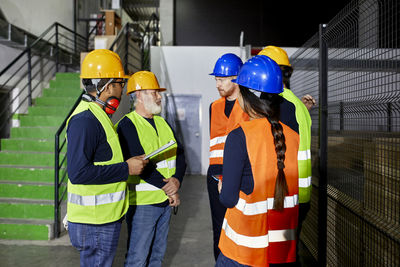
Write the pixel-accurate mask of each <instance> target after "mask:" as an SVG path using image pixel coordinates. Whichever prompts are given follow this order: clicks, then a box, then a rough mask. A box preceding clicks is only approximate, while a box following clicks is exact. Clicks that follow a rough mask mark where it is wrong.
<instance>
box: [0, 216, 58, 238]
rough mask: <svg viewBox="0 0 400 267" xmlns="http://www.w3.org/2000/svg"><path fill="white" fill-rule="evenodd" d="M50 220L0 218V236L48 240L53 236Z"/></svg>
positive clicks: (52, 223)
mask: <svg viewBox="0 0 400 267" xmlns="http://www.w3.org/2000/svg"><path fill="white" fill-rule="evenodd" d="M53 225H54V222H53V221H52V220H27V219H0V238H1V239H19V240H50V239H51V238H53V236H54V230H53V227H54V226H53Z"/></svg>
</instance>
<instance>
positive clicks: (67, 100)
mask: <svg viewBox="0 0 400 267" xmlns="http://www.w3.org/2000/svg"><path fill="white" fill-rule="evenodd" d="M78 96H79V94H78V95H77V96H74V97H39V98H36V99H35V106H56V107H69V108H70V109H71V108H72V106H73V105H74V104H75V102H76V100H77V99H78Z"/></svg>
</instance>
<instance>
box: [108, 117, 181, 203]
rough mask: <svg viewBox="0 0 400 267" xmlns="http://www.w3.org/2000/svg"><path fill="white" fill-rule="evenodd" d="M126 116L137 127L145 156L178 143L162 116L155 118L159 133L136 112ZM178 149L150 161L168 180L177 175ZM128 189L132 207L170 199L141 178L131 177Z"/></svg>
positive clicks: (160, 154) (172, 149)
mask: <svg viewBox="0 0 400 267" xmlns="http://www.w3.org/2000/svg"><path fill="white" fill-rule="evenodd" d="M125 116H126V117H128V118H129V119H130V120H131V121H132V123H133V125H135V127H136V131H137V133H138V136H139V141H140V144H141V145H142V147H143V150H144V153H145V154H150V153H151V152H153V151H154V150H156V149H158V148H159V147H161V146H163V145H165V144H166V143H168V142H169V141H171V140H174V141H176V140H175V137H174V133H173V132H172V130H171V128H170V127H169V125H168V124H167V122H166V121H165V120H164V119H163V118H162V117H160V116H154V117H153V119H154V123H155V125H156V128H157V131H156V130H155V129H154V127H153V126H152V125H151V124H150V123H149V122H148V121H147V120H146V119H144V118H143V117H142V116H140V115H139V114H137V113H136V111H132V112H130V113H128V114H126V115H125ZM118 123H119V122H118ZM118 123H117V124H116V125H115V128H117V127H118ZM176 149H177V145H176V144H174V145H173V146H171V147H169V148H168V149H166V150H164V151H162V152H160V153H159V154H157V155H155V156H153V157H151V158H150V161H151V162H152V163H153V164H156V165H157V171H158V172H159V173H161V175H162V176H164V177H165V178H166V179H168V178H171V177H172V176H173V175H174V174H175V169H176V168H175V166H176ZM128 188H129V204H130V205H151V204H157V203H162V202H164V201H165V200H167V199H168V197H167V195H166V194H165V192H164V191H163V190H162V189H160V188H158V187H156V186H154V185H151V184H149V183H147V182H146V181H144V180H143V179H141V178H140V177H139V176H134V175H131V176H129V178H128Z"/></svg>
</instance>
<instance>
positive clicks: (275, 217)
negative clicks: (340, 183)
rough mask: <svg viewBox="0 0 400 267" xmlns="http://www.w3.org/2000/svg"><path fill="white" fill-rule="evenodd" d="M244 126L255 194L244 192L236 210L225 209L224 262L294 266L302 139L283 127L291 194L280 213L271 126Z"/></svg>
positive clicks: (221, 244)
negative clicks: (299, 158) (275, 203)
mask: <svg viewBox="0 0 400 267" xmlns="http://www.w3.org/2000/svg"><path fill="white" fill-rule="evenodd" d="M240 126H241V127H242V129H243V132H244V134H245V140H246V147H247V152H248V158H249V161H250V165H251V169H252V173H253V180H254V188H253V192H252V193H251V194H249V195H247V194H245V193H244V192H242V191H240V192H239V200H238V203H237V204H236V206H235V207H234V208H228V209H227V211H226V213H225V219H224V220H225V223H224V224H223V227H222V231H221V235H220V240H219V248H220V250H221V252H222V253H223V254H224V255H225V256H226V257H228V258H230V259H232V260H235V261H237V262H238V263H240V264H244V265H250V266H268V264H269V263H287V262H295V261H296V241H295V238H296V228H297V223H298V208H299V205H298V201H299V197H298V191H299V187H298V166H297V154H298V147H299V135H298V134H297V133H296V132H294V131H293V130H292V129H290V128H289V127H288V126H286V125H284V124H282V127H283V133H284V135H285V144H286V152H285V169H284V172H285V177H286V182H287V185H288V190H289V191H288V195H287V196H286V197H285V200H284V209H283V210H282V211H276V210H274V209H273V203H274V192H275V181H276V175H277V171H278V169H277V159H276V152H275V146H274V138H273V136H272V133H271V125H270V123H269V122H268V120H267V119H254V120H252V121H248V122H242V123H241V124H240ZM222 183H224V181H223V182H222ZM222 187H223V185H222Z"/></svg>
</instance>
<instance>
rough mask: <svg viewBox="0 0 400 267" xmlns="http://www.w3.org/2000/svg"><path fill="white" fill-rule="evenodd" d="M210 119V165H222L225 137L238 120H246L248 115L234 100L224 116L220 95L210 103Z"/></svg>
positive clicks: (223, 101)
mask: <svg viewBox="0 0 400 267" xmlns="http://www.w3.org/2000/svg"><path fill="white" fill-rule="evenodd" d="M210 120H211V122H210V165H216V164H221V165H222V163H223V161H224V146H225V140H226V137H227V136H228V134H229V132H230V131H232V130H233V129H235V127H236V126H238V124H239V123H240V122H242V121H248V120H249V116H248V115H247V114H246V113H245V112H244V111H243V110H242V108H241V107H240V105H239V102H238V101H237V100H236V101H235V104H234V105H233V108H232V111H231V114H230V115H229V118H228V117H226V115H225V97H221V98H220V99H218V100H216V101H214V102H213V103H212V104H211V118H210Z"/></svg>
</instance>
